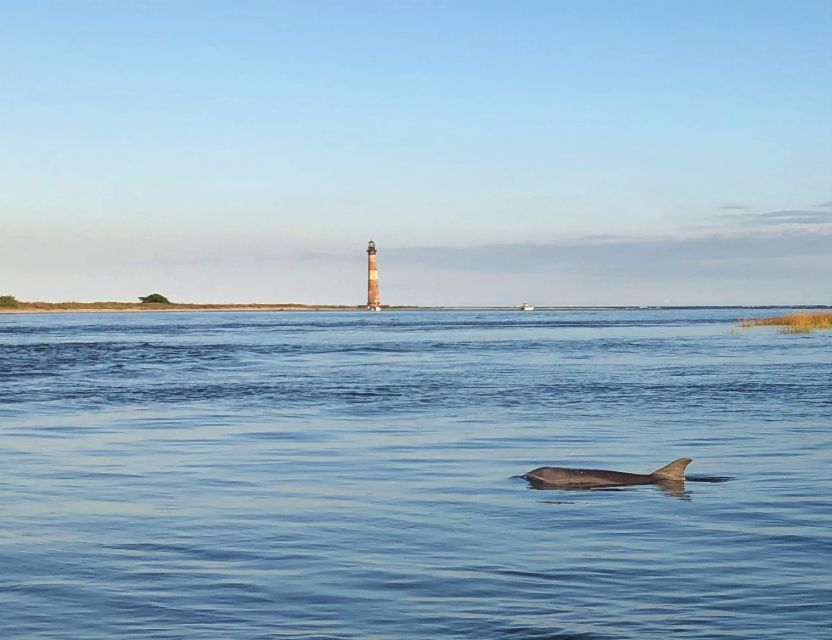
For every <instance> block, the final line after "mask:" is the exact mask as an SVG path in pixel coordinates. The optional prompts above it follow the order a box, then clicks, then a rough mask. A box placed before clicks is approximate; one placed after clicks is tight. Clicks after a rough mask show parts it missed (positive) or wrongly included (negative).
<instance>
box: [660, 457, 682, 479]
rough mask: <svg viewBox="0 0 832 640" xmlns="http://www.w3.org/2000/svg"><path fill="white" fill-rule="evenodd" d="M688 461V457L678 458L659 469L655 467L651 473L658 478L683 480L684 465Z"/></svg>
mask: <svg viewBox="0 0 832 640" xmlns="http://www.w3.org/2000/svg"><path fill="white" fill-rule="evenodd" d="M690 463H691V459H690V458H679V459H678V460H674V461H673V462H671V463H670V464H669V465H667V466H665V467H662V468H661V469H656V470H655V471H654V472H653V474H652V475H653V477H655V478H658V479H659V480H684V479H685V467H686V466H688V465H689V464H690Z"/></svg>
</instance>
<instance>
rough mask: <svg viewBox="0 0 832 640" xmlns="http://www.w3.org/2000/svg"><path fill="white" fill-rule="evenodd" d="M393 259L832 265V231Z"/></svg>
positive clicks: (665, 266) (689, 266) (654, 271)
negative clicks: (814, 261)
mask: <svg viewBox="0 0 832 640" xmlns="http://www.w3.org/2000/svg"><path fill="white" fill-rule="evenodd" d="M389 254H390V256H391V258H390V259H391V260H395V261H401V262H407V263H409V264H411V265H415V264H422V265H430V266H431V267H432V268H440V269H454V270H465V271H476V272H481V273H515V274H516V273H541V272H547V273H573V274H575V273H583V274H594V275H598V276H607V277H611V278H614V277H619V276H620V275H627V276H634V275H649V276H651V277H662V278H665V277H671V276H674V275H680V274H695V273H703V272H704V271H711V270H712V265H714V264H717V263H718V262H719V261H722V260H730V261H733V262H735V263H738V262H744V261H753V262H754V263H755V264H759V263H760V262H765V261H767V260H768V261H774V260H779V259H786V258H788V259H796V258H801V259H802V258H817V257H823V258H824V259H827V260H830V263H832V229H831V230H830V231H829V232H820V233H819V232H818V231H817V230H816V229H812V230H811V231H810V230H809V229H805V230H804V229H802V228H799V227H798V228H796V229H792V230H779V231H777V232H774V233H772V232H768V233H763V232H761V231H759V230H749V231H746V232H740V233H727V232H726V233H720V234H710V235H705V236H699V237H682V236H677V237H666V238H637V237H632V238H630V237H623V236H622V237H619V238H617V239H612V238H607V239H605V240H603V241H599V240H598V239H597V238H578V239H574V240H564V241H562V242H554V243H547V244H532V243H519V244H506V245H483V246H473V247H459V248H448V247H441V248H440V247H411V248H407V249H391V250H389Z"/></svg>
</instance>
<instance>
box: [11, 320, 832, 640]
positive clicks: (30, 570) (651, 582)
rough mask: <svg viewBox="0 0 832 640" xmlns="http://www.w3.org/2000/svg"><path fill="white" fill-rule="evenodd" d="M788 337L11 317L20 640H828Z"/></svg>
mask: <svg viewBox="0 0 832 640" xmlns="http://www.w3.org/2000/svg"><path fill="white" fill-rule="evenodd" d="M777 311H778V310H777V309H754V310H748V309H656V310H598V311H545V310H544V311H534V312H531V313H520V312H516V311H515V312H474V311H467V312H450V311H446V312H442V311H434V312H416V311H414V312H405V311H402V312H389V313H388V312H383V313H376V314H373V313H364V312H345V313H339V312H324V313H312V312H295V313H288V312H282V313H281V312H276V313H158V314H156V313H136V314H129V313H110V314H108V313H79V314H72V313H67V314H54V315H49V314H41V315H36V314H32V315H29V314H15V315H0V465H1V466H2V475H0V509H2V511H0V514H1V515H0V638H2V639H3V640H10V639H17V638H21V639H22V638H26V639H30V638H37V639H44V638H66V639H73V640H77V639H99V638H102V639H103V638H107V639H111V638H160V639H161V638H166V639H167V638H182V639H203V638H205V639H208V638H210V639H224V638H230V639H243V640H248V639H267V638H303V639H322V640H323V639H348V638H349V639H352V638H356V639H358V638H361V639H383V640H399V639H402V640H403V639H414V640H415V639H428V638H460V639H472V640H473V639H476V640H483V639H495V640H544V639H546V640H548V639H576V640H596V639H597V640H603V639H619V638H639V639H643V638H663V639H664V638H674V639H676V638H755V639H757V638H778V639H782V638H801V639H804V640H805V639H815V638H817V639H821V638H822V639H828V638H830V637H832V498H831V497H830V496H832V332H816V333H812V334H805V335H785V334H780V333H778V332H777V331H776V330H775V329H773V328H768V327H762V328H755V329H738V328H736V321H737V320H738V319H739V318H742V317H751V316H759V315H771V314H772V313H776V312H777ZM680 457H691V458H693V463H692V464H691V465H690V466H689V467H688V474H689V479H688V481H687V482H686V483H685V486H684V490H683V491H678V490H677V491H667V490H663V489H661V488H660V487H656V486H641V487H631V488H626V489H621V490H603V491H599V490H596V491H563V490H536V489H534V488H532V487H530V486H529V485H528V483H527V482H525V481H524V480H523V479H522V478H519V477H517V476H519V475H520V474H523V473H524V472H526V471H528V470H530V469H532V468H534V467H537V466H541V465H559V466H576V467H594V468H605V469H616V470H621V471H631V472H638V473H646V472H650V471H652V470H654V469H656V468H658V467H661V466H663V465H665V464H667V463H668V462H670V461H672V460H674V459H675V458H680Z"/></svg>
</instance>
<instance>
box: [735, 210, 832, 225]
mask: <svg viewBox="0 0 832 640" xmlns="http://www.w3.org/2000/svg"><path fill="white" fill-rule="evenodd" d="M726 218H727V219H729V220H733V221H735V222H738V223H740V224H742V225H744V226H749V227H768V226H776V225H827V224H832V211H812V210H810V209H790V210H785V211H768V212H766V213H745V214H742V215H735V216H727V217H726Z"/></svg>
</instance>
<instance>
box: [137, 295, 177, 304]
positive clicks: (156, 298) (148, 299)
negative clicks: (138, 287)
mask: <svg viewBox="0 0 832 640" xmlns="http://www.w3.org/2000/svg"><path fill="white" fill-rule="evenodd" d="M139 300H141V301H142V302H143V303H144V304H152V303H154V302H155V303H157V304H170V300H168V299H167V298H166V297H165V296H163V295H162V294H161V293H151V294H150V295H149V296H139Z"/></svg>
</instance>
